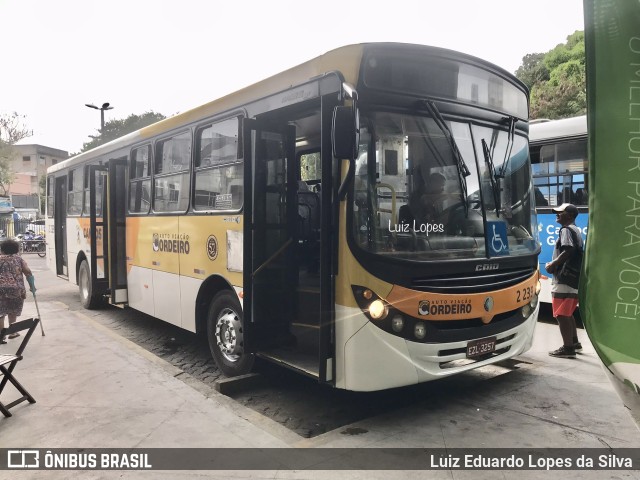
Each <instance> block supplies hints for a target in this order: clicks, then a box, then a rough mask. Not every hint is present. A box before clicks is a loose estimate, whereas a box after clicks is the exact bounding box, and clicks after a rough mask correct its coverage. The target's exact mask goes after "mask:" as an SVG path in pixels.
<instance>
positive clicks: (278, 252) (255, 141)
mask: <svg viewBox="0 0 640 480" xmlns="http://www.w3.org/2000/svg"><path fill="white" fill-rule="evenodd" d="M243 138H244V168H245V171H244V182H245V204H244V300H243V302H244V305H243V316H244V341H245V350H246V351H248V352H251V353H257V352H263V351H266V350H269V349H273V348H278V347H282V346H286V345H287V342H289V341H290V340H292V337H291V333H290V327H291V322H292V320H293V316H294V307H295V301H296V299H295V297H296V296H295V294H294V285H295V275H296V274H297V269H296V265H295V247H296V225H297V224H296V222H297V214H298V212H297V203H296V191H297V180H296V172H295V168H294V165H295V127H293V126H289V125H286V124H283V125H280V126H278V124H277V123H275V122H273V123H272V122H270V123H268V124H267V123H265V122H261V121H259V120H253V119H245V120H244V124H243Z"/></svg>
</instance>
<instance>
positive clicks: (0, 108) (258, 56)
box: [0, 0, 584, 153]
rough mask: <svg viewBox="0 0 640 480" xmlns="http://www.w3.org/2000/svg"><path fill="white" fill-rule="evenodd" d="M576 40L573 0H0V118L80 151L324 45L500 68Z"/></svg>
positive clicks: (578, 19) (577, 16)
mask: <svg viewBox="0 0 640 480" xmlns="http://www.w3.org/2000/svg"><path fill="white" fill-rule="evenodd" d="M583 29H584V17H583V9H582V0H536V1H534V2H532V1H523V0H483V1H481V0H392V1H388V2H382V1H379V0H367V1H360V0H321V1H318V2H315V3H311V2H309V1H306V0H291V1H289V0H269V1H265V0H245V1H236V0H108V1H105V0H0V35H1V36H2V37H3V43H4V48H3V62H2V63H3V68H2V70H1V71H0V114H7V113H11V112H17V113H19V114H20V115H25V116H26V118H25V119H24V123H25V124H26V126H27V127H28V128H29V129H32V130H33V133H34V135H33V136H32V137H30V138H27V139H25V140H23V141H22V142H20V143H29V144H31V143H37V144H40V145H45V146H48V147H53V148H59V149H62V150H66V151H68V152H69V153H73V152H78V151H79V150H80V149H81V148H82V144H83V143H84V142H87V141H89V140H90V138H89V135H96V134H97V130H99V128H100V112H99V111H98V110H93V109H90V108H87V107H86V106H85V104H86V103H92V104H94V105H98V106H100V105H102V104H103V103H105V102H109V103H111V105H112V106H113V107H114V109H113V110H108V111H106V112H105V121H109V120H113V119H120V118H126V117H127V116H129V115H131V114H138V115H139V114H142V113H144V112H147V111H150V110H153V111H155V112H158V113H162V114H164V115H166V116H171V115H174V114H176V113H179V112H184V111H186V110H189V109H191V108H193V107H196V106H198V105H201V104H204V103H207V102H209V101H211V100H214V99H216V98H219V97H221V96H224V95H226V94H228V93H231V92H233V91H235V90H239V89H241V88H243V87H246V86H247V85H250V84H252V83H255V82H257V81H259V80H262V79H264V78H267V77H269V76H271V75H273V74H276V73H278V72H280V71H282V70H286V69H287V68H290V67H293V66H295V65H298V64H300V63H303V62H305V61H307V60H310V59H312V58H314V57H317V56H319V55H322V54H323V53H325V52H327V51H329V50H332V49H334V48H337V47H340V46H343V45H348V44H353V43H364V42H403V43H418V44H424V45H433V46H439V47H445V48H449V49H452V50H457V51H460V52H464V53H468V54H471V55H475V56H477V57H480V58H483V59H485V60H488V61H490V62H493V63H495V64H496V65H498V66H500V67H502V68H504V69H506V70H508V71H510V72H512V73H513V72H515V70H516V69H517V68H518V67H519V66H520V64H521V63H522V58H523V57H524V56H525V55H526V54H529V53H543V52H547V51H549V50H550V49H552V48H553V47H555V46H556V45H558V44H560V43H564V42H565V41H566V38H567V36H568V35H570V34H571V33H573V32H574V31H576V30H583Z"/></svg>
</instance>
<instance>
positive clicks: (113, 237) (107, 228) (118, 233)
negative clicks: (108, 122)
mask: <svg viewBox="0 0 640 480" xmlns="http://www.w3.org/2000/svg"><path fill="white" fill-rule="evenodd" d="M126 168H127V160H126V157H125V158H118V159H112V160H109V162H108V164H107V165H90V166H89V244H90V259H89V262H90V265H91V269H90V272H91V273H90V278H87V277H88V275H87V272H86V271H83V267H82V266H81V267H80V269H81V272H80V275H79V277H80V278H79V284H80V289H81V295H82V296H83V303H85V306H86V307H88V308H92V307H94V306H96V305H97V304H98V302H99V301H100V299H101V298H102V297H103V296H105V295H108V296H109V301H110V303H111V304H114V305H119V304H123V303H126V302H127V283H126V278H127V276H126V275H127V271H126V258H125V257H126V250H125V245H126V243H125V240H126V239H125V220H126V218H125V214H126V196H125V192H124V189H125V187H126ZM85 282H89V283H85ZM83 288H84V290H85V292H84V294H83V293H82V291H83Z"/></svg>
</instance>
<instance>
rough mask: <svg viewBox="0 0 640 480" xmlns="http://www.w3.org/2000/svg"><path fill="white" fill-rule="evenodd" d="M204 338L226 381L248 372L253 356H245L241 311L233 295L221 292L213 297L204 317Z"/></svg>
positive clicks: (225, 291)
mask: <svg viewBox="0 0 640 480" xmlns="http://www.w3.org/2000/svg"><path fill="white" fill-rule="evenodd" d="M207 338H208V340H209V349H210V350H211V355H212V356H213V359H214V360H215V362H216V365H218V368H219V369H220V370H221V371H222V373H224V374H225V375H226V376H227V377H236V376H238V375H244V374H247V373H249V372H250V371H251V368H252V367H253V361H254V355H253V354H250V353H245V352H244V342H243V326H242V307H241V306H240V302H239V301H238V298H237V296H236V294H235V292H231V291H229V290H223V291H222V292H220V293H218V294H217V295H216V296H215V297H213V300H212V301H211V305H209V313H208V316H207Z"/></svg>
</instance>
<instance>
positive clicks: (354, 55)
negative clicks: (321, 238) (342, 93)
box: [47, 42, 521, 173]
mask: <svg viewBox="0 0 640 480" xmlns="http://www.w3.org/2000/svg"><path fill="white" fill-rule="evenodd" d="M369 47H400V48H406V49H424V50H425V51H427V52H429V53H431V54H440V55H442V54H446V55H447V56H449V57H452V58H458V59H459V60H460V61H463V62H472V63H475V64H478V65H482V66H483V68H489V69H492V70H494V71H496V72H498V73H499V74H500V75H502V76H504V77H505V78H508V79H509V81H511V82H513V83H514V84H521V82H520V80H518V79H517V78H516V77H515V76H514V75H513V74H511V73H509V72H507V71H506V70H504V69H502V68H501V67H498V66H497V65H494V64H492V63H490V62H487V61H486V60H483V59H481V58H477V57H473V56H471V55H468V54H465V53H461V52H457V51H455V50H449V49H445V48H441V47H433V46H428V45H418V44H402V43H393V42H387V43H385V42H381V43H361V44H354V45H346V46H342V47H339V48H336V49H334V50H331V51H328V52H326V53H324V54H323V55H320V56H319V57H316V58H314V59H311V60H309V61H307V62H305V63H302V64H300V65H297V66H295V67H292V68H290V69H288V70H285V71H283V72H280V73H278V74H276V75H274V76H272V77H269V78H267V79H264V80H261V81H259V82H257V83H254V84H252V85H249V86H247V87H245V88H243V89H241V90H238V91H235V92H233V93H230V94H228V95H226V96H224V97H221V98H218V99H216V100H213V101H211V102H208V103H205V104H204V105H200V106H198V107H195V108H193V109H191V110H188V111H185V112H182V113H179V114H176V115H174V116H172V117H169V118H166V119H164V120H161V121H159V122H157V123H154V124H152V125H149V126H147V127H144V128H142V129H140V130H137V131H135V132H132V133H129V134H127V135H124V136H122V137H120V138H117V139H115V140H112V141H110V142H108V143H105V144H103V145H100V146H98V147H96V148H94V149H92V150H89V151H87V152H83V153H81V154H79V155H76V156H75V157H72V158H69V159H67V160H65V161H63V162H60V163H57V164H56V165H52V166H51V167H49V168H48V169H47V172H48V173H54V172H56V171H59V170H63V169H65V168H69V167H73V166H75V165H77V164H82V163H84V162H85V161H86V160H89V159H92V158H96V157H99V156H101V155H106V154H109V153H110V152H113V151H115V150H119V149H121V148H124V147H128V146H131V145H133V144H136V143H139V142H143V141H145V140H147V139H150V138H153V137H155V136H157V135H162V134H163V133H165V132H167V133H168V132H170V131H171V130H173V129H175V128H179V127H181V126H186V125H188V124H190V123H192V122H198V121H201V120H204V119H206V118H209V117H213V116H215V115H219V114H224V113H225V112H233V111H234V109H236V110H239V109H241V108H242V107H244V106H246V105H248V104H249V103H251V102H254V101H257V100H259V99H261V98H264V97H266V96H269V95H273V94H276V93H280V92H283V91H286V90H287V89H289V88H291V87H294V86H296V85H302V84H304V83H305V82H308V81H309V80H310V79H312V78H316V77H319V76H322V75H325V74H328V73H330V72H340V73H341V74H342V75H343V77H344V81H346V82H349V83H352V84H353V85H355V84H356V82H357V79H358V75H359V72H360V67H361V65H360V64H361V61H362V57H363V55H364V52H365V49H366V48H369Z"/></svg>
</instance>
